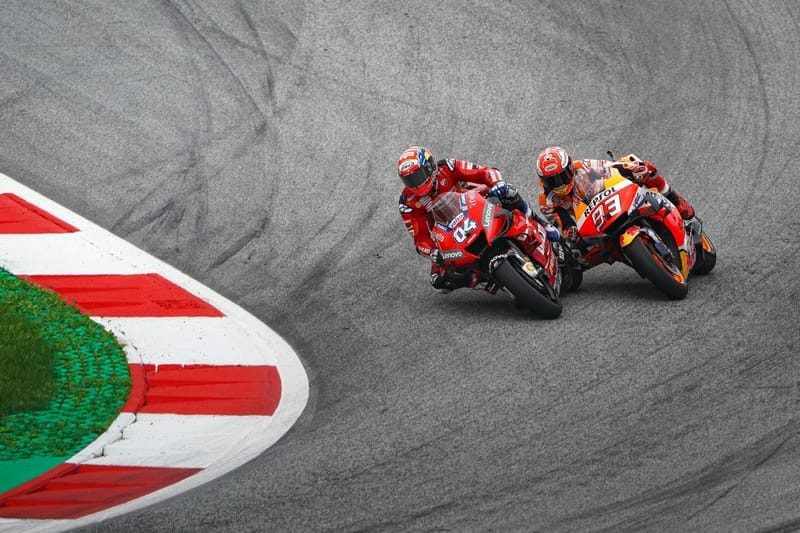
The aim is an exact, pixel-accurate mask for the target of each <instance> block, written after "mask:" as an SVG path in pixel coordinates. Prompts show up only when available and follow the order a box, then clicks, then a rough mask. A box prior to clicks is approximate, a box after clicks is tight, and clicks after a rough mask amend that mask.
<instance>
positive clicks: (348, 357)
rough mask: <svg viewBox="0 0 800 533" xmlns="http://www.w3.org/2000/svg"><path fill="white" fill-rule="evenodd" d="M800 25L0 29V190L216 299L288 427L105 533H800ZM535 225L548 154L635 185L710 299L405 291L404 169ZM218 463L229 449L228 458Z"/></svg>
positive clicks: (96, 8)
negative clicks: (624, 161)
mask: <svg viewBox="0 0 800 533" xmlns="http://www.w3.org/2000/svg"><path fill="white" fill-rule="evenodd" d="M799 57H800V4H798V3H797V2H796V1H794V0H785V1H784V0H765V1H761V2H758V1H755V0H727V1H725V0H706V1H702V2H688V3H677V2H674V3H673V2H663V1H661V0H645V1H632V0H631V1H600V2H596V1H588V0H587V1H580V2H579V1H562V0H559V1H551V2H523V1H504V2H469V1H468V2H405V3H402V4H400V3H389V2H366V1H358V2H355V1H353V2H300V1H295V0H284V1H279V2H269V3H262V2H246V1H233V0H231V1H224V2H223V1H206V2H195V1H186V2H183V1H175V2H121V1H120V2H105V1H97V2H44V1H37V2H29V1H27V0H16V1H12V0H4V1H3V2H2V3H0V171H2V172H4V173H6V174H9V175H10V176H12V177H14V178H16V179H18V180H20V181H21V182H23V183H25V184H26V185H29V186H31V187H33V188H34V189H36V190H38V191H39V192H42V193H43V194H45V195H47V196H49V197H51V198H53V199H54V200H56V201H58V202H60V203H62V204H64V205H65V206H67V207H68V208H70V209H73V210H74V211H76V212H78V213H80V214H82V215H84V216H86V217H87V218H89V219H91V220H93V221H95V222H97V223H99V224H100V225H102V226H104V227H106V228H108V229H111V230H113V231H114V232H115V233H117V234H119V235H121V236H122V237H125V238H126V239H128V240H130V241H131V242H133V243H134V244H136V245H137V246H140V247H141V248H143V249H145V250H147V251H149V252H151V253H153V254H155V255H156V256H158V257H160V258H162V259H164V260H166V261H167V262H169V263H171V264H173V265H174V266H176V267H178V268H180V269H182V270H184V271H186V272H187V273H189V274H190V275H192V276H193V277H195V278H197V279H198V280H200V281H201V282H203V283H204V284H207V285H208V286H209V287H211V288H213V289H215V290H217V291H219V292H221V293H222V294H224V295H226V296H228V297H230V298H231V299H233V300H234V301H236V302H237V303H239V304H241V305H242V306H243V307H245V308H246V309H248V310H249V311H251V312H253V313H254V314H255V315H256V316H258V317H259V318H261V319H262V320H263V321H264V322H266V323H267V324H269V325H270V327H272V328H273V329H275V330H276V331H277V332H279V333H280V334H281V335H283V336H284V337H285V338H286V339H287V340H288V341H289V342H290V343H291V344H292V345H293V347H294V348H295V349H296V350H297V352H298V353H299V354H300V356H301V357H302V359H303V363H304V364H305V366H306V370H307V372H308V374H309V376H310V379H311V389H312V390H311V394H312V397H311V400H310V402H309V404H308V407H307V408H306V411H305V413H304V415H303V416H302V417H301V419H300V420H299V422H298V424H297V425H296V426H295V427H294V428H293V429H292V430H291V431H290V432H289V433H288V434H287V435H286V436H285V437H284V438H283V439H282V440H281V441H280V442H279V443H278V444H277V445H276V446H275V447H273V448H272V449H270V450H269V451H268V452H266V453H265V454H263V455H262V456H260V457H259V458H257V459H256V460H254V461H252V462H250V463H249V464H247V465H245V466H244V467H242V468H240V469H238V470H236V471H234V472H232V473H231V474H228V475H227V476H225V477H223V478H221V479H219V480H217V481H215V482H213V483H211V484H208V485H205V486H203V487H201V488H198V489H195V490H193V491H191V492H188V493H185V494H183V495H181V496H178V497H176V498H173V499H171V500H168V501H165V502H163V503H160V504H158V505H155V506H152V507H150V508H147V509H145V510H142V511H140V512H137V513H135V514H130V515H124V516H122V517H119V518H116V519H113V520H111V521H109V522H105V523H101V524H100V525H99V526H97V527H95V528H92V529H96V530H114V531H141V530H146V531H174V530H182V531H190V530H192V531H194V530H220V531H227V530H232V531H238V530H241V531H247V530H251V531H252V530H272V531H296V530H297V531H300V530H304V531H305V530H308V531H314V530H343V531H362V530H368V531H420V530H428V531H432V530H459V531H466V530H470V531H471V530H519V531H531V530H546V531H573V530H595V531H596V530H604V529H610V530H615V531H616V530H638V529H657V530H664V529H666V530H691V531H759V530H776V531H789V530H796V529H800V510H799V509H800V438H799V432H800V414H799V413H798V408H800V364H798V359H797V355H796V353H797V351H798V341H799V340H800V319H798V316H799V315H800V306H799V305H798V297H800V283H799V282H798V274H800V266H798V262H799V261H798V259H799V258H798V252H797V250H798V242H800V239H798V233H800V223H798V221H797V218H798V217H797V206H796V201H797V187H798V166H799V164H798V151H799V149H800V126H798V124H799V123H800V120H799V119H800V96H799V95H800V91H798V86H800V62H799V61H798V58H799ZM415 143H420V144H426V145H429V146H430V147H432V148H433V149H434V151H435V153H436V154H437V155H439V156H449V157H459V158H467V159H472V160H474V161H476V162H480V163H492V164H496V165H498V166H499V167H500V168H501V170H503V171H504V174H505V175H506V176H507V177H509V179H511V181H512V182H515V183H516V184H517V185H518V186H520V188H521V189H522V190H523V192H525V194H526V195H527V196H529V197H532V196H533V190H534V186H535V182H534V179H533V174H532V173H533V168H534V164H533V154H534V153H535V152H536V151H538V150H539V149H541V148H543V147H544V146H546V145H548V144H560V145H563V146H565V147H567V148H568V149H569V150H571V151H572V152H574V153H575V154H577V155H580V156H584V157H602V156H603V155H604V153H605V151H606V150H607V149H611V150H614V151H615V152H616V153H620V154H621V153H624V152H629V151H630V152H634V153H636V154H638V155H641V156H643V157H647V158H649V159H651V160H652V161H653V162H655V163H656V164H657V165H658V167H659V168H660V170H662V171H663V173H664V174H665V175H666V176H667V177H668V178H670V179H671V181H672V183H673V184H674V185H675V186H676V188H677V189H678V190H680V191H681V192H682V193H684V194H685V195H686V196H687V197H689V198H690V199H692V200H693V201H694V204H695V206H696V207H697V209H698V211H699V213H700V215H701V216H702V217H703V218H704V221H705V223H706V228H707V230H708V232H709V234H710V235H711V236H712V238H713V239H714V240H715V242H716V244H717V246H718V248H719V259H718V264H717V268H716V270H714V272H713V273H712V274H711V275H710V276H708V277H705V278H695V279H692V280H691V282H690V287H691V288H690V293H689V296H688V297H687V299H686V300H684V301H681V302H669V301H666V300H665V299H663V298H661V297H660V296H659V295H658V294H657V293H656V292H655V291H654V289H653V288H652V287H651V286H650V285H649V284H648V283H647V282H645V281H643V280H640V279H639V278H638V276H636V274H635V273H633V271H631V270H630V269H627V268H625V267H624V266H622V265H613V266H602V267H599V268H597V269H595V270H593V271H591V272H588V273H587V275H586V278H585V283H584V286H583V289H582V290H581V291H580V292H579V293H577V294H574V295H569V296H567V297H566V298H565V299H564V305H565V310H564V313H563V315H562V317H561V318H560V319H558V320H557V321H553V322H546V321H540V320H536V319H533V318H531V317H530V316H526V315H524V314H521V313H520V312H519V311H518V310H516V309H514V307H513V305H511V304H510V302H509V300H507V299H505V298H503V297H500V296H496V297H491V296H489V295H486V294H484V293H479V292H470V291H459V292H456V293H453V294H450V295H446V296H442V295H439V294H437V293H435V292H434V291H433V290H431V289H430V287H429V286H428V284H427V276H426V272H427V268H428V266H427V264H426V262H425V260H424V259H423V258H420V257H417V256H416V255H415V254H414V252H413V248H412V245H411V240H410V238H409V237H408V235H407V234H406V232H405V230H404V228H403V225H402V223H401V222H400V219H399V216H398V212H397V198H398V195H399V191H400V183H399V181H398V180H397V178H396V175H395V168H394V162H395V160H396V157H397V155H398V153H399V151H400V150H401V149H402V148H403V147H404V146H405V145H408V144H415ZM232 438H235V437H234V436H232Z"/></svg>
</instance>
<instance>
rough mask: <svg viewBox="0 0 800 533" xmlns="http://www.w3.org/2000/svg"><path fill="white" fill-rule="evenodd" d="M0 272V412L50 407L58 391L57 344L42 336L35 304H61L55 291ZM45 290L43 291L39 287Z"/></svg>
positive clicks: (7, 412)
mask: <svg viewBox="0 0 800 533" xmlns="http://www.w3.org/2000/svg"><path fill="white" fill-rule="evenodd" d="M31 291H36V289H35V288H34V287H29V288H26V287H24V286H22V283H21V281H20V280H17V279H16V278H10V277H8V276H0V414H10V413H16V412H19V411H29V410H33V409H41V408H43V407H46V406H47V405H48V404H49V403H50V401H51V400H52V398H53V394H54V392H55V358H54V356H53V347H52V346H50V345H48V343H47V342H46V341H45V340H44V339H43V338H42V336H41V330H40V327H39V326H38V325H37V322H38V320H32V319H31V316H32V314H33V313H32V312H33V311H34V309H32V306H36V305H43V304H44V305H47V304H50V305H56V304H57V305H58V306H63V304H61V303H58V302H57V298H56V297H55V295H51V294H41V295H37V297H36V298H34V299H33V300H36V301H35V302H33V301H32V299H31ZM38 292H43V291H38Z"/></svg>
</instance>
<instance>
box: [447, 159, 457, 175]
mask: <svg viewBox="0 0 800 533" xmlns="http://www.w3.org/2000/svg"><path fill="white" fill-rule="evenodd" d="M445 164H446V165H447V168H449V169H450V172H452V171H454V170H455V169H456V161H455V159H445Z"/></svg>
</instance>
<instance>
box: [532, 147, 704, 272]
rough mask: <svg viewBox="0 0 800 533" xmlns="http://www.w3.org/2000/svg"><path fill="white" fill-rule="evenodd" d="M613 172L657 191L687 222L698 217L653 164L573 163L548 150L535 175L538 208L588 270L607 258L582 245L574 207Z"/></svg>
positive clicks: (557, 149)
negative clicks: (537, 185)
mask: <svg viewBox="0 0 800 533" xmlns="http://www.w3.org/2000/svg"><path fill="white" fill-rule="evenodd" d="M612 168H616V169H617V170H618V171H619V172H620V174H622V175H623V176H624V177H626V178H628V179H629V180H631V181H633V182H635V183H637V184H639V185H643V186H645V187H648V188H653V189H657V190H658V191H659V192H660V193H661V194H663V195H664V196H666V197H667V199H668V200H669V201H670V202H672V203H673V204H674V205H675V207H676V208H677V209H678V211H679V212H680V214H681V218H683V219H684V220H691V219H693V218H694V217H695V212H694V208H693V207H692V205H691V204H690V203H689V202H688V201H687V200H686V199H685V198H684V197H683V196H681V195H680V194H678V193H677V191H675V189H673V188H672V187H670V185H669V183H667V180H666V179H665V178H664V176H662V175H660V174H659V173H658V170H657V169H656V167H655V166H654V165H653V164H652V163H651V162H650V161H647V160H641V159H639V158H638V157H636V156H634V155H633V154H631V155H628V156H625V157H622V158H620V160H619V161H609V160H605V159H580V160H578V161H574V162H573V160H572V156H570V155H569V154H568V153H567V151H566V150H564V149H563V148H560V147H558V146H551V147H549V148H546V149H544V150H543V151H542V152H541V153H540V154H539V156H538V157H537V159H536V174H537V175H538V176H539V180H540V183H541V186H542V192H541V194H540V195H539V208H540V210H541V211H542V214H543V215H544V216H545V217H546V218H547V220H549V221H550V222H551V223H553V224H554V225H556V226H558V227H559V228H561V232H562V234H563V235H564V236H565V237H566V238H567V240H568V241H570V242H571V243H572V244H573V245H574V247H575V248H576V249H578V250H579V251H580V252H581V258H580V261H581V262H582V264H583V265H584V267H585V268H590V267H593V266H596V265H598V264H600V263H602V262H604V261H605V260H606V259H607V258H606V257H604V256H603V255H602V254H601V253H600V252H601V248H600V247H596V248H594V249H592V248H587V247H586V245H585V243H583V242H582V240H581V238H580V236H579V234H578V228H577V225H576V220H575V215H574V213H575V207H576V206H577V205H578V204H579V203H580V202H583V203H588V202H589V201H590V200H591V199H592V196H594V195H595V194H596V193H597V192H598V191H597V190H595V187H594V183H595V182H596V181H598V180H600V179H603V178H604V177H606V176H607V175H608V174H609V173H610V172H611V170H612Z"/></svg>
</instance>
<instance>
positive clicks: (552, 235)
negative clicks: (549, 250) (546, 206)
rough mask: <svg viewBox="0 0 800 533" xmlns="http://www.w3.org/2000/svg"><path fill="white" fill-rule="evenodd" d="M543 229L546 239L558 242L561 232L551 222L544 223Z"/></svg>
mask: <svg viewBox="0 0 800 533" xmlns="http://www.w3.org/2000/svg"><path fill="white" fill-rule="evenodd" d="M544 231H545V232H546V233H547V240H548V241H552V242H558V240H559V239H560V238H561V232H560V231H558V228H557V227H555V226H554V225H553V224H545V225H544Z"/></svg>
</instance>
